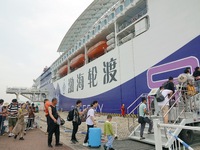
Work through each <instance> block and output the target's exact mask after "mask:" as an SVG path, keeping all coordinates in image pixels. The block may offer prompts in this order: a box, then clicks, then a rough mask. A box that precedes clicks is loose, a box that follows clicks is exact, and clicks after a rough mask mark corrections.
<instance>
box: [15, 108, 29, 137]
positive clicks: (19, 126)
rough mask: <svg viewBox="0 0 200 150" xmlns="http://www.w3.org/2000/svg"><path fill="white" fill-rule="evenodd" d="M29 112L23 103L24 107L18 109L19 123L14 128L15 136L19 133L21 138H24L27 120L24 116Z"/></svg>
mask: <svg viewBox="0 0 200 150" xmlns="http://www.w3.org/2000/svg"><path fill="white" fill-rule="evenodd" d="M27 114H28V112H27V110H26V104H23V105H22V108H20V109H19V110H18V115H17V116H18V120H17V123H16V125H15V127H14V129H13V133H14V134H15V136H14V138H15V139H16V138H17V136H18V135H20V138H19V140H24V138H23V136H24V127H25V122H24V116H25V115H27Z"/></svg>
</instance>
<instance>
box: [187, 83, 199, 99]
mask: <svg viewBox="0 0 200 150" xmlns="http://www.w3.org/2000/svg"><path fill="white" fill-rule="evenodd" d="M196 94H197V91H196V89H195V86H194V85H193V83H192V81H189V82H188V86H187V95H188V96H194V95H196Z"/></svg>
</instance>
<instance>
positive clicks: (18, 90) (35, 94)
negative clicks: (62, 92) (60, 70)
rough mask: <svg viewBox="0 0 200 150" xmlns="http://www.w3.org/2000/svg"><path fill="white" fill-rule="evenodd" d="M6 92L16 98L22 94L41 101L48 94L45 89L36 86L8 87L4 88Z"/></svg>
mask: <svg viewBox="0 0 200 150" xmlns="http://www.w3.org/2000/svg"><path fill="white" fill-rule="evenodd" d="M6 93H7V94H15V95H16V98H17V99H18V98H19V95H22V96H24V97H25V98H27V99H29V100H31V101H42V100H43V99H44V98H46V97H47V95H48V91H47V90H39V89H36V88H23V87H8V88H7V89H6Z"/></svg>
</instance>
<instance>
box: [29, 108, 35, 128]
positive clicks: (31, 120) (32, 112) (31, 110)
mask: <svg viewBox="0 0 200 150" xmlns="http://www.w3.org/2000/svg"><path fill="white" fill-rule="evenodd" d="M34 119H35V110H34V107H33V106H29V109H28V129H29V130H30V129H33V124H34Z"/></svg>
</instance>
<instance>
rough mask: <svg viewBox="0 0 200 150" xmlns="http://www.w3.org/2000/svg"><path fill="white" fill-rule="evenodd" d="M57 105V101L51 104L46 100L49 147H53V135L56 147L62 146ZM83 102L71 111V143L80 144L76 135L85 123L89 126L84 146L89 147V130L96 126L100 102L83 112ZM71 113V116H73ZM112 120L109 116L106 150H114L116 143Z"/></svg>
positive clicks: (53, 100)
mask: <svg viewBox="0 0 200 150" xmlns="http://www.w3.org/2000/svg"><path fill="white" fill-rule="evenodd" d="M56 104H57V99H56V98H54V99H52V102H50V101H49V100H48V99H45V100H44V108H45V110H44V111H45V116H46V119H47V134H48V146H49V147H53V146H52V135H53V133H55V137H56V145H55V146H62V144H61V143H60V140H59V136H60V129H59V124H58V119H59V118H60V115H59V114H58V111H57V110H56V107H55V106H56ZM81 106H82V101H81V100H77V102H76V105H75V107H74V108H73V109H72V110H71V112H72V119H71V120H70V121H72V126H73V129H72V135H71V142H72V143H73V144H76V143H78V142H79V141H78V139H77V138H76V134H77V132H78V128H79V125H80V124H81V123H82V122H84V121H85V123H86V125H87V133H86V136H85V139H84V143H83V146H89V145H88V139H89V129H90V128H94V127H95V126H96V120H95V110H96V108H97V106H98V101H93V102H92V104H91V106H90V107H89V108H86V109H84V110H81V109H80V108H81ZM71 112H69V114H71ZM111 120H112V116H110V115H108V116H107V121H106V122H105V124H104V136H105V137H107V139H108V141H107V143H106V144H105V145H104V149H105V150H114V148H113V145H112V143H113V141H114V132H113V128H112V124H111V123H110V122H111Z"/></svg>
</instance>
